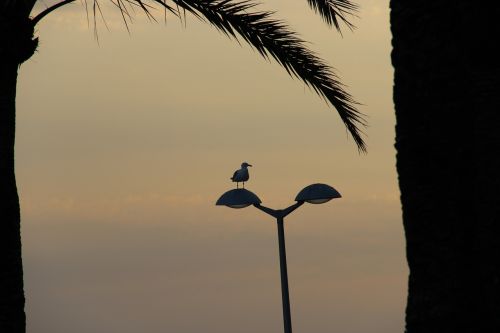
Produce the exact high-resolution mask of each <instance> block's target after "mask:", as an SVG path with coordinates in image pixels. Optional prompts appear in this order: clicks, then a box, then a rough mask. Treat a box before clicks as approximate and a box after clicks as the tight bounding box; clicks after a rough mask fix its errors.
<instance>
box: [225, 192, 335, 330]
mask: <svg viewBox="0 0 500 333" xmlns="http://www.w3.org/2000/svg"><path fill="white" fill-rule="evenodd" d="M340 197H341V195H340V193H339V192H337V190H336V189H334V188H333V187H331V186H329V185H326V184H312V185H309V186H306V187H304V188H303V189H302V191H300V192H299V193H298V194H297V196H296V197H295V201H297V202H296V203H295V204H293V205H291V206H290V207H288V208H285V209H278V210H275V209H271V208H268V207H265V206H262V205H261V202H262V201H260V199H259V197H258V196H257V195H255V194H254V193H252V192H250V191H249V190H247V189H244V188H239V189H233V190H230V191H227V192H226V193H224V194H223V195H222V196H221V197H220V198H219V200H217V202H216V203H215V204H216V205H217V206H227V207H230V208H244V207H248V206H250V205H253V206H254V207H255V208H258V209H260V210H261V211H263V212H264V213H266V214H269V215H271V216H272V217H274V218H275V219H276V222H277V224H278V243H279V254H280V271H281V297H282V302H283V303H282V304H283V326H284V331H285V333H292V319H291V316H290V296H289V293H288V273H287V269H286V251H285V231H284V228H283V220H284V219H285V217H286V216H287V215H288V214H290V213H291V212H293V211H294V210H296V209H297V208H299V207H300V206H302V205H303V204H304V202H308V203H311V204H321V203H325V202H328V201H330V200H332V199H335V198H340Z"/></svg>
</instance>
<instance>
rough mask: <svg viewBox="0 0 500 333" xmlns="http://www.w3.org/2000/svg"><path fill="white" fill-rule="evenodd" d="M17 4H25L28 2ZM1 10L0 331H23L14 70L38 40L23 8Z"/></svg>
mask: <svg viewBox="0 0 500 333" xmlns="http://www.w3.org/2000/svg"><path fill="white" fill-rule="evenodd" d="M9 3H14V4H15V3H16V2H9ZM17 3H22V4H23V5H25V4H27V3H29V1H24V2H21V1H18V2H17ZM13 6H15V5H13ZM6 8H7V9H9V10H7V9H6ZM0 9H3V11H2V12H0V34H1V35H0V214H1V215H0V332H2V333H23V332H25V330H26V329H25V326H26V316H25V313H24V289H23V267H22V259H21V233H20V231H21V230H20V212H19V197H18V194H17V187H16V177H15V171H14V142H15V129H16V125H15V118H16V107H15V100H16V82H17V70H18V68H19V65H20V64H21V63H22V62H23V61H25V60H27V59H28V58H29V57H31V55H32V54H33V52H34V51H35V49H36V46H37V40H36V39H33V25H32V24H31V21H30V20H29V18H28V16H27V15H28V14H25V15H21V13H23V12H24V13H26V10H27V9H26V8H25V7H23V8H17V7H12V8H10V7H4V8H0ZM16 9H17V10H16ZM15 14H17V15H15Z"/></svg>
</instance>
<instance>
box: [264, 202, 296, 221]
mask: <svg viewBox="0 0 500 333" xmlns="http://www.w3.org/2000/svg"><path fill="white" fill-rule="evenodd" d="M303 204H304V201H298V202H297V203H295V204H293V205H291V206H290V207H287V208H285V209H278V210H276V209H271V208H269V207H266V206H263V205H261V204H254V207H255V208H257V209H259V210H261V211H263V212H264V213H266V214H268V215H271V216H272V217H274V218H277V219H279V218H282V219H283V218H285V216H287V215H288V214H290V213H291V212H293V211H294V210H296V209H297V208H299V207H300V206H302V205H303Z"/></svg>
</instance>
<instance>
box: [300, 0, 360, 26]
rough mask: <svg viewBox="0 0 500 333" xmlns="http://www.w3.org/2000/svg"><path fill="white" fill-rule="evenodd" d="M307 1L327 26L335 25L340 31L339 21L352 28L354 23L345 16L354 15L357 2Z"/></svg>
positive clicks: (336, 0)
mask: <svg viewBox="0 0 500 333" xmlns="http://www.w3.org/2000/svg"><path fill="white" fill-rule="evenodd" d="M307 3H308V4H309V6H310V7H311V8H312V9H314V11H315V12H316V13H318V14H320V15H321V17H322V18H323V20H324V21H325V22H326V23H327V24H328V25H329V26H335V28H336V29H337V31H338V32H340V33H342V32H341V30H340V22H343V23H344V24H345V25H346V26H347V27H348V28H349V29H351V30H353V29H354V25H353V24H352V23H351V22H349V21H348V20H347V16H348V15H349V16H354V15H355V13H356V12H357V10H358V5H357V4H355V3H353V2H351V1H349V0H307Z"/></svg>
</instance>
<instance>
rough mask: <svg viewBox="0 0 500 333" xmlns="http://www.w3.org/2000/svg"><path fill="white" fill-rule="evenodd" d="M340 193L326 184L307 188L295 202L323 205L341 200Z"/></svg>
mask: <svg viewBox="0 0 500 333" xmlns="http://www.w3.org/2000/svg"><path fill="white" fill-rule="evenodd" d="M341 197H342V196H341V195H340V193H339V192H338V191H337V190H336V189H334V188H333V187H331V186H330V185H326V184H312V185H309V186H306V187H304V188H303V189H302V191H300V192H299V194H297V196H296V197H295V201H305V202H308V203H311V204H322V203H325V202H328V201H330V200H332V199H335V198H341Z"/></svg>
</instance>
